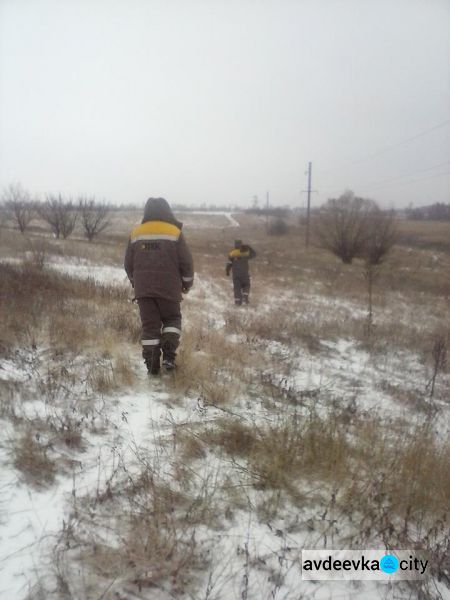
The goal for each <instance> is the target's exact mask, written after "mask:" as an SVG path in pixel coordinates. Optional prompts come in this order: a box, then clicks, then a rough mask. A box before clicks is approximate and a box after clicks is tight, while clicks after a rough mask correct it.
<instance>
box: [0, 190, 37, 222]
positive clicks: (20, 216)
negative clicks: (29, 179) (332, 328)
mask: <svg viewBox="0 0 450 600" xmlns="http://www.w3.org/2000/svg"><path fill="white" fill-rule="evenodd" d="M3 201H4V204H5V208H6V210H7V212H8V216H9V218H10V219H12V220H13V221H15V222H16V223H17V227H18V228H19V230H20V232H21V233H24V232H25V230H26V229H27V228H28V225H29V224H30V221H31V220H32V219H33V217H34V205H33V202H32V201H31V198H30V194H29V193H28V192H27V191H26V190H24V189H23V188H22V186H21V185H20V183H15V184H11V185H9V186H8V187H7V188H6V189H5V191H4V192H3Z"/></svg>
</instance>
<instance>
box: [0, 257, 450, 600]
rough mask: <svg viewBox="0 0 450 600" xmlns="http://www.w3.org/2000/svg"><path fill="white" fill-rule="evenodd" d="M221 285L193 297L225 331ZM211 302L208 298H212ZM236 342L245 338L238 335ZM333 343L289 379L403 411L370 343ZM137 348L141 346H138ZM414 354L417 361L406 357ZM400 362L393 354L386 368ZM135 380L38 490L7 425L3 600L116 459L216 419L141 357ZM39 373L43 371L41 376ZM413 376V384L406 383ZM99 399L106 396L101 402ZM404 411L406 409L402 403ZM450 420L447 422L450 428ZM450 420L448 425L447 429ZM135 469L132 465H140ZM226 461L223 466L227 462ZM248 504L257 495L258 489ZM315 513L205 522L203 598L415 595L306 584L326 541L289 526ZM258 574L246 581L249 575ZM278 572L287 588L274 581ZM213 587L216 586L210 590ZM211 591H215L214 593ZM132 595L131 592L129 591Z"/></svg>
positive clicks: (13, 373)
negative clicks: (207, 305) (24, 476)
mask: <svg viewBox="0 0 450 600" xmlns="http://www.w3.org/2000/svg"><path fill="white" fill-rule="evenodd" d="M49 266H50V267H51V268H53V269H56V270H58V271H60V272H64V273H66V274H69V275H71V276H73V277H84V278H87V277H92V278H93V279H95V280H96V281H98V282H99V283H102V284H107V283H110V284H114V285H122V284H124V283H125V281H124V279H125V278H124V276H123V270H122V269H121V268H118V267H117V268H116V267H104V266H102V265H95V264H92V263H89V262H88V261H78V260H73V261H70V260H69V261H67V260H60V259H53V260H51V262H50V265H49ZM213 287H214V283H212V282H209V281H204V280H199V281H197V283H196V289H195V290H193V292H192V298H193V299H194V300H195V299H198V298H201V297H202V296H203V297H204V296H206V297H208V298H210V299H211V301H213V302H214V303H215V308H216V310H215V311H214V312H215V314H216V315H219V316H218V317H217V318H214V317H210V323H211V325H213V326H214V327H216V328H218V329H220V328H222V327H223V325H224V320H223V318H222V317H221V316H220V315H221V314H223V313H224V310H225V309H226V307H227V305H228V300H229V299H228V298H225V297H224V296H223V292H221V291H220V290H218V289H216V288H215V287H214V293H212V291H211V289H212V288H213ZM208 302H209V301H208ZM230 339H231V340H233V339H234V341H235V342H236V343H239V341H240V340H239V336H235V338H232V337H230ZM323 344H324V346H325V347H326V348H328V350H330V353H329V355H325V357H324V358H322V359H321V360H320V362H319V364H317V360H314V361H310V362H309V363H307V366H306V365H305V359H306V358H307V357H305V356H299V368H298V370H297V372H294V373H293V374H292V375H291V377H290V380H289V382H287V384H286V385H292V386H294V387H296V388H298V389H305V388H307V389H310V388H314V387H319V386H320V387H324V386H326V385H327V383H328V382H330V383H332V384H333V386H334V387H335V389H336V386H337V392H338V393H341V394H342V397H350V396H351V395H352V393H353V392H354V386H355V381H358V382H359V383H358V401H359V402H364V403H365V404H366V407H367V409H369V410H373V409H374V408H377V410H382V411H383V410H385V411H387V412H389V411H395V410H397V409H398V407H396V406H395V404H393V402H392V399H390V398H389V396H388V395H387V394H385V393H383V391H381V390H380V389H379V387H378V385H379V382H378V381H377V377H379V376H380V372H381V373H382V368H383V367H382V366H381V367H380V366H379V365H378V366H373V365H370V364H369V363H368V360H367V356H366V354H365V352H364V351H363V350H360V349H358V348H357V347H356V346H355V344H354V343H353V342H352V341H351V340H339V341H337V342H335V341H326V340H325V341H324V342H323ZM291 351H292V350H291V349H289V348H288V347H286V346H285V345H283V344H280V343H279V342H273V343H271V344H269V345H268V346H267V352H269V353H270V352H276V353H280V352H281V353H282V352H291ZM137 353H138V351H137ZM25 358H26V360H34V361H35V363H36V364H37V365H38V366H37V367H36V369H35V376H39V369H45V364H46V363H45V358H44V357H43V356H41V357H40V356H37V357H36V356H35V357H34V358H30V357H25ZM406 358H407V359H408V360H406ZM411 358H412V357H411V356H409V357H398V361H399V364H398V365H395V367H394V368H393V370H394V369H395V370H397V369H398V384H401V383H402V378H404V377H405V375H404V372H402V370H401V366H402V364H403V365H405V364H409V365H412V366H411V372H410V373H409V375H410V376H411V377H414V370H415V369H416V367H418V365H415V364H414V362H411ZM23 364H24V356H23V355H19V356H18V357H17V360H15V359H11V358H10V359H8V360H4V359H2V360H1V361H0V382H1V381H4V382H16V383H17V384H20V383H21V382H22V383H23V382H24V381H26V380H27V377H30V373H29V371H27V369H26V368H24V367H23ZM387 364H391V361H390V360H389V361H386V365H385V366H387ZM135 369H136V385H135V387H134V388H133V389H132V390H129V391H128V392H126V393H123V394H116V395H114V396H113V398H111V399H108V403H109V410H108V427H107V428H106V433H103V434H98V433H92V432H91V433H89V432H88V433H87V434H86V435H85V443H86V447H85V451H84V452H82V453H80V452H69V451H67V450H66V451H65V455H66V456H65V457H66V459H72V464H71V472H66V473H65V474H59V475H58V477H57V481H56V482H55V484H54V485H52V486H51V487H50V488H49V489H43V490H40V491H38V490H35V489H33V488H30V487H29V486H28V485H27V484H26V483H24V482H23V481H22V480H21V478H20V476H19V475H18V473H17V471H16V470H15V469H14V468H13V466H12V464H11V454H10V452H9V447H10V442H11V440H12V439H13V437H14V428H13V426H12V425H11V423H10V422H9V421H7V420H3V421H1V425H0V432H1V433H0V440H1V442H0V462H1V467H2V468H1V470H0V494H1V500H0V543H1V544H0V547H1V550H0V598H1V599H3V598H4V599H5V600H10V599H17V600H25V598H26V596H27V593H28V591H29V589H30V586H32V585H33V584H34V583H35V581H36V579H39V578H40V577H41V578H42V577H44V578H45V577H46V575H45V573H46V570H48V571H49V572H51V571H52V566H53V565H52V560H53V556H52V549H53V547H54V544H55V542H56V540H57V538H58V536H59V534H60V531H61V529H62V526H63V523H64V522H67V519H68V513H69V511H70V510H71V508H72V507H73V504H74V502H75V501H76V498H77V497H78V498H79V497H81V496H82V495H83V494H84V493H93V492H94V491H95V489H96V488H97V487H98V486H99V485H100V486H101V485H102V484H103V483H104V481H105V480H106V478H107V477H108V475H109V474H110V473H111V470H112V468H113V464H114V461H115V460H116V457H117V456H118V455H121V456H122V457H123V459H124V460H125V461H129V465H132V464H133V460H134V457H135V450H136V448H139V447H141V448H143V449H145V451H150V453H151V451H152V447H153V445H154V444H155V441H156V439H157V437H158V436H159V435H161V434H164V432H165V430H167V432H169V434H170V432H171V431H172V426H173V424H180V423H184V424H186V423H195V422H198V421H202V422H204V421H208V420H209V419H213V418H214V417H215V416H217V414H219V413H218V411H217V409H215V408H213V407H202V406H201V405H199V404H198V403H197V402H196V401H195V399H193V398H185V400H184V401H183V403H182V404H181V405H172V404H171V402H170V397H169V395H168V393H167V391H166V390H165V389H164V383H162V384H161V385H159V386H158V387H157V388H156V389H154V388H152V387H150V386H149V384H148V381H147V379H146V376H145V373H144V371H143V368H142V366H141V365H140V364H139V363H138V358H137V359H136V365H135ZM36 374H37V375H36ZM403 383H404V382H403ZM14 399H15V401H17V403H18V410H19V411H20V410H22V411H23V414H26V415H27V416H28V417H30V416H31V415H33V412H35V413H37V414H39V415H40V416H41V417H45V416H46V415H48V414H49V413H50V412H51V411H52V410H53V408H52V407H51V406H49V405H48V404H46V402H45V399H42V398H41V397H40V396H39V393H38V392H37V391H36V394H35V396H34V397H32V398H31V399H29V400H27V402H23V400H21V399H20V398H18V397H15V398H14ZM97 400H98V401H99V402H100V401H101V399H100V398H98V399H97ZM233 410H239V411H240V414H241V416H242V418H244V419H253V418H254V416H255V406H253V405H252V404H249V403H248V402H245V401H243V402H241V403H239V402H237V403H236V406H234V407H233ZM399 410H400V411H401V412H402V414H403V416H404V415H405V411H406V409H404V408H400V409H399ZM443 423H444V425H443V428H444V430H443V431H442V433H443V434H445V432H447V433H448V419H447V420H446V419H443ZM445 423H447V424H446V425H445ZM446 427H447V429H445V428H446ZM131 468H132V467H131ZM216 468H217V459H215V458H214V457H211V459H210V460H209V462H208V461H207V463H206V467H205V475H206V471H207V470H208V469H210V471H211V472H213V471H214V470H215V469H216ZM221 468H223V465H222V467H221ZM249 501H250V502H251V501H252V498H251V494H250V495H249ZM308 517H309V515H308V511H307V509H305V511H304V513H303V514H302V513H301V512H300V513H299V514H297V515H292V514H289V513H288V514H286V515H285V519H282V518H280V519H279V523H278V524H277V527H276V528H274V526H273V524H272V525H271V526H269V525H268V524H265V523H260V522H258V521H257V520H256V519H254V520H251V521H249V517H248V513H246V512H245V511H236V512H235V514H234V516H233V518H232V519H231V520H230V521H229V522H228V523H227V525H226V529H224V530H223V531H217V532H211V531H206V530H205V531H203V532H202V531H201V530H200V529H199V537H200V540H201V541H203V542H204V543H205V544H207V545H208V546H209V548H210V552H212V553H213V555H214V558H213V560H212V564H213V565H214V568H213V570H212V571H211V573H210V575H209V579H208V581H205V582H204V586H203V589H202V587H200V590H199V592H198V593H199V596H198V598H207V597H208V598H211V599H212V598H214V599H216V600H221V599H222V600H234V599H239V598H243V597H244V596H243V594H244V593H247V594H248V595H247V596H245V597H246V598H247V597H248V600H251V599H254V600H266V598H267V600H268V599H269V598H276V599H279V600H281V599H282V598H283V599H294V598H295V599H296V600H297V599H300V598H314V599H317V600H337V599H340V598H342V599H344V598H348V599H350V598H364V599H367V600H380V599H381V598H394V597H395V598H403V597H404V598H406V597H411V596H408V594H407V593H406V592H405V595H403V594H402V593H400V590H399V589H398V588H397V589H396V590H393V589H391V588H389V587H387V586H380V585H376V584H375V583H373V582H364V583H355V584H352V585H350V584H349V583H346V582H342V583H338V582H334V583H332V584H330V583H326V582H323V583H319V582H306V581H301V579H300V572H299V569H298V563H297V558H298V556H299V552H300V551H301V548H302V547H311V548H314V547H315V546H314V543H317V540H315V539H314V536H313V535H309V536H306V535H305V534H304V533H289V527H288V525H289V523H290V521H292V520H294V518H295V519H298V520H300V521H301V522H306V521H307V519H308ZM248 557H250V558H251V563H252V566H251V568H250V569H249V571H248V572H246V566H245V565H246V561H247V563H248ZM247 575H248V577H249V580H248V582H247V583H246V582H245V578H246V576H247ZM277 578H278V579H279V582H280V583H279V585H276V584H274V582H276V580H277ZM436 587H437V588H439V590H440V593H441V596H442V598H444V599H446V598H450V591H449V590H447V588H444V586H443V585H442V584H439V583H437V582H436ZM208 590H209V591H208ZM207 593H209V594H210V595H209V596H207ZM129 597H130V598H131V597H132V596H131V594H130V596H129ZM142 597H143V598H144V597H148V598H151V599H155V600H166V599H167V600H169V598H171V597H172V596H171V594H170V591H164V590H163V589H161V590H153V591H151V592H150V594H149V595H148V596H142Z"/></svg>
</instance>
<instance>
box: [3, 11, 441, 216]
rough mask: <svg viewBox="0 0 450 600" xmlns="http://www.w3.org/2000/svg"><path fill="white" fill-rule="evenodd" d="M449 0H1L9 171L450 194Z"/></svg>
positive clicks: (188, 185)
mask: <svg viewBox="0 0 450 600" xmlns="http://www.w3.org/2000/svg"><path fill="white" fill-rule="evenodd" d="M449 32H450V2H449V0H178V1H177V0H161V1H160V0H122V1H115V0H0V187H1V188H3V187H4V186H6V185H8V184H9V183H11V182H21V184H22V185H23V186H24V187H26V188H27V189H29V190H30V192H33V193H36V194H39V195H40V196H41V198H42V197H44V196H45V193H46V192H58V191H60V192H62V193H65V194H68V195H73V196H76V195H78V194H93V195H95V196H96V197H97V198H99V199H105V200H107V201H110V202H114V203H120V202H125V203H128V202H132V203H143V202H144V201H145V199H146V198H147V197H149V196H164V197H165V198H167V199H168V200H169V202H172V203H186V204H191V205H192V204H200V203H207V204H208V203H216V204H233V205H234V204H237V205H240V206H242V207H246V206H248V205H250V204H251V202H252V197H253V196H255V195H257V196H258V197H259V199H260V203H263V202H265V195H266V191H267V190H269V191H270V201H271V203H273V204H277V205H280V204H291V205H295V206H302V205H303V203H304V202H305V194H302V193H301V192H302V190H304V189H305V188H306V175H305V171H306V169H307V165H308V161H312V163H313V188H314V189H315V190H317V191H318V193H317V194H315V195H314V196H313V203H314V204H320V203H322V202H324V201H325V200H326V199H327V198H329V197H335V196H336V195H339V194H340V193H342V192H343V191H344V189H346V188H350V189H352V190H354V192H355V193H357V194H359V195H363V196H367V197H371V198H374V199H375V200H377V201H379V203H380V204H381V205H382V206H386V207H389V206H398V207H400V206H406V205H408V204H409V203H413V204H414V205H415V206H420V205H423V204H428V203H431V202H436V201H440V202H450V77H449V73H450V35H449Z"/></svg>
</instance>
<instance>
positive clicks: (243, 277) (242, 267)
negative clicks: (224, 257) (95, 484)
mask: <svg viewBox="0 0 450 600" xmlns="http://www.w3.org/2000/svg"><path fill="white" fill-rule="evenodd" d="M255 256H256V252H255V251H254V250H253V248H252V247H251V246H249V245H248V244H243V243H242V240H235V241H234V248H233V250H230V252H229V253H228V262H227V265H226V268H225V272H226V274H227V277H228V276H229V275H230V271H233V288H234V303H235V304H236V306H241V304H242V302H244V304H248V302H249V293H250V272H249V268H248V261H249V260H250V259H251V258H254V257H255Z"/></svg>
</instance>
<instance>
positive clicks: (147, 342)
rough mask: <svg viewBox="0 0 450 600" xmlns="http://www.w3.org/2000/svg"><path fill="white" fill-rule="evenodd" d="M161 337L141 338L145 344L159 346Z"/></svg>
mask: <svg viewBox="0 0 450 600" xmlns="http://www.w3.org/2000/svg"><path fill="white" fill-rule="evenodd" d="M159 342H160V339H159V338H154V339H152V340H141V344H142V345H143V346H159Z"/></svg>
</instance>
